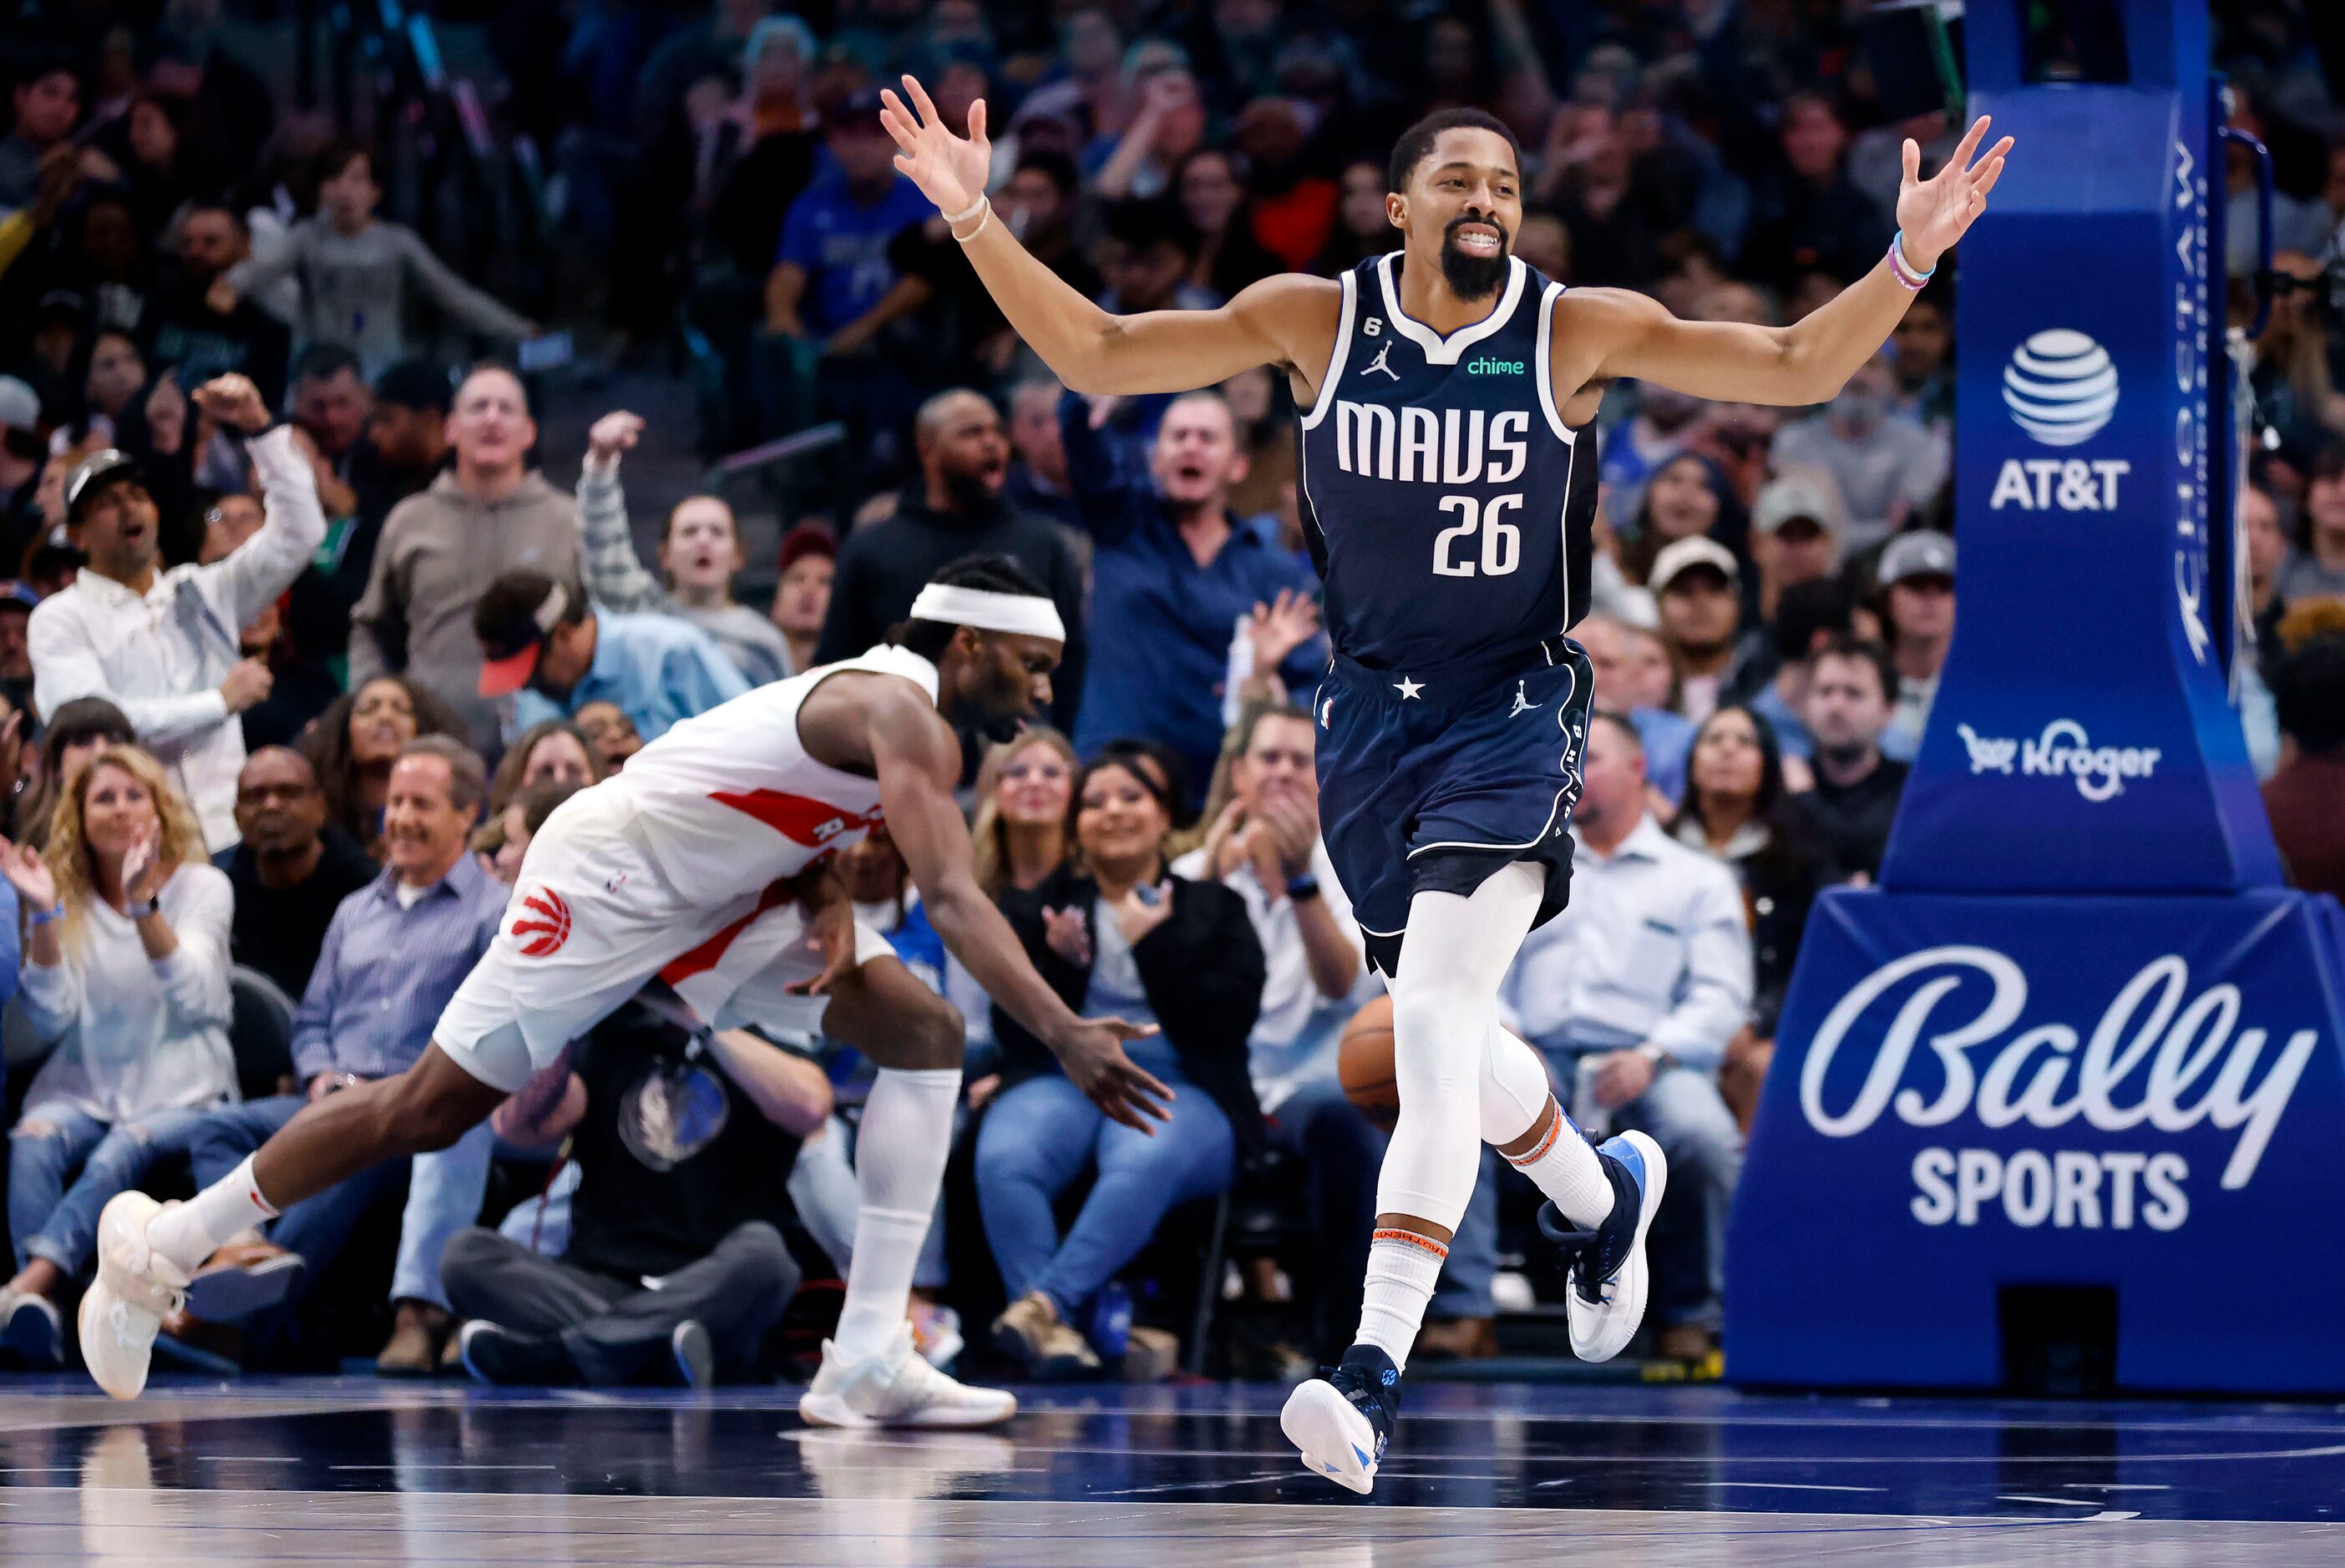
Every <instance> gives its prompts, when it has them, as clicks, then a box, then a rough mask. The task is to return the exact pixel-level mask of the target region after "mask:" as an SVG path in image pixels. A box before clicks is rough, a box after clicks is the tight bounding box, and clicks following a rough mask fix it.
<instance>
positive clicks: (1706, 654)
mask: <svg viewBox="0 0 2345 1568" xmlns="http://www.w3.org/2000/svg"><path fill="white" fill-rule="evenodd" d="M1741 582H1742V571H1741V567H1739V566H1737V565H1736V564H1735V561H1734V555H1733V552H1732V551H1730V550H1728V549H1727V548H1726V547H1725V546H1724V545H1722V544H1721V543H1719V542H1718V541H1716V540H1714V539H1705V538H1703V537H1701V536H1700V534H1696V535H1695V536H1694V537H1693V538H1691V539H1680V540H1679V541H1677V542H1676V543H1675V544H1672V545H1670V547H1669V548H1668V549H1666V550H1664V551H1661V553H1660V555H1659V556H1658V557H1656V558H1655V559H1654V561H1653V575H1652V577H1651V578H1650V580H1649V581H1648V582H1647V584H1646V586H1648V587H1649V588H1650V589H1651V590H1652V591H1653V600H1654V602H1656V603H1657V604H1659V605H1660V612H1661V638H1662V640H1663V641H1664V642H1667V643H1668V644H1669V650H1670V663H1672V664H1673V665H1674V666H1675V667H1676V670H1677V676H1678V704H1677V706H1678V712H1679V713H1683V714H1684V715H1685V716H1686V717H1687V718H1689V719H1691V720H1692V721H1693V722H1694V723H1701V721H1702V720H1704V719H1706V718H1708V717H1710V712H1711V709H1712V708H1715V707H1717V706H1718V703H1719V700H1720V697H1721V693H1724V692H1726V691H1727V690H1728V689H1729V688H1730V687H1731V685H1732V684H1733V671H1734V655H1735V638H1736V633H1737V632H1738V630H1739V628H1740V626H1741V618H1742V604H1741Z"/></svg>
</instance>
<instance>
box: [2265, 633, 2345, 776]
mask: <svg viewBox="0 0 2345 1568" xmlns="http://www.w3.org/2000/svg"><path fill="white" fill-rule="evenodd" d="M2271 693H2272V705H2273V706H2274V707H2275V708H2277V709H2278V710H2279V727H2280V729H2281V731H2282V732H2284V733H2288V734H2290V735H2293V736H2295V737H2296V744H2298V745H2299V746H2300V747H2302V748H2303V749H2304V750H2305V751H2306V752H2307V753H2309V754H2312V755H2315V756H2318V755H2320V754H2323V753H2327V752H2331V751H2334V750H2336V749H2337V748H2338V747H2339V746H2345V635H2340V634H2339V633H2336V632H2323V633H2321V634H2320V635H2319V636H2317V637H2313V638H2311V639H2310V640H2309V641H2308V642H2306V643H2305V644H2304V646H2303V647H2301V648H2299V649H2298V650H2297V651H2296V652H2293V653H2290V654H2289V655H2288V656H2287V657H2286V658H2284V659H2282V660H2280V661H2279V663H2278V664H2277V665H2276V666H2275V667H2274V668H2273V670H2272V673H2271Z"/></svg>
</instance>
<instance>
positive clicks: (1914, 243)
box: [1897, 115, 2012, 272]
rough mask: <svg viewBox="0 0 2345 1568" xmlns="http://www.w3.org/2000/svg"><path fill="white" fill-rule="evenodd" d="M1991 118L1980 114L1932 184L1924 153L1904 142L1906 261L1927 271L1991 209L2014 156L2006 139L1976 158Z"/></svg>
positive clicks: (1900, 222)
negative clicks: (1989, 196)
mask: <svg viewBox="0 0 2345 1568" xmlns="http://www.w3.org/2000/svg"><path fill="white" fill-rule="evenodd" d="M1986 127H1987V116H1985V115H1981V116H1979V117H1978V118H1977V119H1975V120H1974V121H1972V122H1971V128H1970V130H1969V132H1968V134H1966V135H1965V136H1964V137H1963V139H1962V142H1961V145H1959V146H1957V147H1955V148H1954V152H1953V154H1952V155H1951V156H1949V157H1947V159H1946V167H1944V168H1942V169H1940V170H1939V171H1938V172H1937V173H1936V174H1934V175H1933V176H1931V177H1929V178H1928V179H1924V178H1923V177H1922V148H1921V147H1920V145H1919V144H1918V143H1916V142H1915V141H1914V139H1913V138H1912V137H1907V138H1906V140H1905V178H1904V183H1903V186H1902V187H1900V188H1899V190H1898V192H1897V227H1898V228H1901V229H1903V230H1904V233H1905V259H1906V260H1908V261H1910V262H1912V263H1913V264H1914V266H1916V267H1918V268H1921V269H1922V270H1923V271H1924V272H1927V271H1929V270H1930V269H1931V268H1934V267H1935V266H1937V265H1938V258H1939V257H1940V256H1941V255H1943V254H1944V252H1945V251H1946V250H1948V249H1949V248H1952V247H1953V245H1954V241H1956V240H1957V239H1960V238H1962V237H1963V234H1964V231H1965V230H1966V229H1968V228H1970V226H1971V224H1972V222H1973V221H1974V219H1976V218H1977V217H1978V215H1979V214H1980V213H1982V212H1985V210H1986V193H1987V192H1989V191H1991V190H1993V189H1994V188H1995V181H1996V180H1998V179H2000V178H2002V177H2003V160H2004V158H2005V156H2006V155H2007V154H2009V153H2010V151H2011V146H2012V142H2011V138H2010V137H2004V138H2003V139H2002V140H2001V141H1999V142H1997V143H1995V146H1993V147H1989V148H1987V149H1986V153H1985V157H1976V158H1975V161H1974V155H1975V154H1976V153H1977V152H1978V146H1979V143H1980V142H1981V141H1982V140H1984V139H1985V137H1986Z"/></svg>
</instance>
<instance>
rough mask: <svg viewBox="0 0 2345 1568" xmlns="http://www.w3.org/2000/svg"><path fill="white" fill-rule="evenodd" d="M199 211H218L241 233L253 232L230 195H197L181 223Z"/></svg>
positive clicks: (183, 215)
mask: <svg viewBox="0 0 2345 1568" xmlns="http://www.w3.org/2000/svg"><path fill="white" fill-rule="evenodd" d="M155 101H156V102H157V103H163V102H167V100H166V99H161V98H157V100H155ZM199 212H217V213H218V214H219V215H220V216H221V217H225V218H227V219H228V223H229V225H230V226H231V227H232V228H235V230H236V231H237V232H238V233H239V234H244V235H249V234H250V233H251V232H252V223H251V221H250V220H249V218H247V217H245V216H244V213H243V211H242V210H241V209H240V208H239V207H238V206H237V205H236V203H234V202H232V201H230V200H228V197H224V196H199V197H195V198H194V199H193V200H191V201H189V202H188V208H187V210H186V211H185V212H183V213H181V214H180V215H179V222H180V225H181V226H182V227H183V228H184V227H185V226H186V224H187V221H188V218H190V217H194V216H195V215H196V214H198V213H199Z"/></svg>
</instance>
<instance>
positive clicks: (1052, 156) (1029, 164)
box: [1012, 147, 1083, 197]
mask: <svg viewBox="0 0 2345 1568" xmlns="http://www.w3.org/2000/svg"><path fill="white" fill-rule="evenodd" d="M1028 169H1032V170H1033V171H1034V172H1035V173H1036V174H1039V175H1041V177H1043V178H1044V179H1047V180H1049V181H1050V182H1051V184H1052V185H1055V186H1057V187H1059V195H1060V196H1061V197H1071V196H1073V195H1074V194H1075V191H1076V189H1077V188H1078V187H1081V184H1082V183H1083V177H1082V171H1081V169H1079V168H1077V167H1075V160H1074V159H1072V158H1071V157H1068V156H1067V155H1066V154H1064V153H1062V152H1060V151H1058V150H1057V149H1055V148H1052V147H1036V148H1035V149H1034V150H1033V151H1032V152H1029V153H1021V154H1020V155H1019V158H1018V167H1017V168H1016V169H1015V170H1013V171H1012V172H1013V173H1017V174H1024V173H1025V172H1026V171H1027V170H1028Z"/></svg>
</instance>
